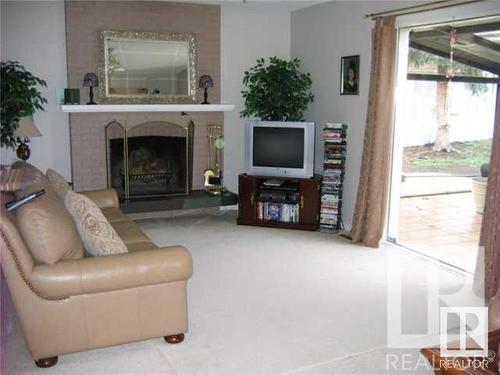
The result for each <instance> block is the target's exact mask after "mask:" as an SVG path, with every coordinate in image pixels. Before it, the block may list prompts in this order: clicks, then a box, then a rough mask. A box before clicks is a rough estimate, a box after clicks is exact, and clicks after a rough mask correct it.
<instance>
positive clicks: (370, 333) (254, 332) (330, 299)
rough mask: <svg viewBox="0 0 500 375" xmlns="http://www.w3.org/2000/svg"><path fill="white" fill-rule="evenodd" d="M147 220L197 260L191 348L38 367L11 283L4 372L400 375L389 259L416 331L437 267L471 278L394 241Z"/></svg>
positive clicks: (120, 349)
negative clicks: (391, 356)
mask: <svg viewBox="0 0 500 375" xmlns="http://www.w3.org/2000/svg"><path fill="white" fill-rule="evenodd" d="M140 224H141V226H142V228H143V229H144V230H145V231H146V232H147V233H148V235H149V236H150V237H151V238H152V240H153V241H155V242H156V243H157V244H159V245H173V244H183V245H185V246H186V247H188V248H189V250H190V251H191V253H192V255H193V261H194V275H193V278H192V279H191V280H190V282H189V290H188V298H189V321H190V332H189V333H188V334H187V335H186V340H185V341H184V343H182V344H180V345H177V346H172V345H167V344H165V343H164V342H163V340H162V339H155V340H149V341H146V342H140V343H134V344H128V345H122V346H116V347H113V348H106V349H100V350H93V351H90V352H84V353H75V354H71V355H64V356H61V357H60V358H59V364H58V365H57V366H56V367H54V368H52V369H49V370H42V371H41V370H38V369H36V368H35V367H34V365H33V362H32V361H31V359H30V358H29V355H28V353H27V350H26V347H25V345H24V342H23V339H22V336H21V333H20V331H19V328H18V325H17V322H16V319H15V314H14V313H13V312H12V309H11V307H10V304H9V301H8V298H6V297H7V295H6V293H5V290H6V288H5V285H3V286H2V291H3V293H2V296H3V298H2V302H3V303H2V318H3V319H2V333H3V336H2V354H3V360H2V367H3V368H2V370H3V371H2V374H29V373H33V374H34V373H36V374H40V373H42V372H43V373H44V374H73V375H77V374H139V373H142V374H182V375H183V374H186V375H187V374H217V375H223V374H252V375H253V374H384V373H391V374H394V373H398V372H397V371H390V372H388V371H387V370H386V358H387V357H386V354H387V350H386V349H385V346H386V311H387V309H386V285H387V282H386V274H387V258H388V256H389V255H392V256H397V257H400V258H401V262H402V267H404V270H405V276H404V277H405V280H404V285H405V298H404V301H405V303H406V304H407V305H406V307H405V308H404V309H403V312H404V313H405V314H406V317H405V319H404V320H403V322H404V325H405V329H408V330H409V331H416V330H418V329H419V328H421V327H422V326H423V325H424V324H425V321H426V319H425V309H426V306H425V301H426V283H425V275H426V274H427V271H428V270H429V269H437V270H439V272H440V275H441V283H442V286H443V287H453V286H455V285H459V284H460V283H462V282H463V281H464V280H465V276H462V275H460V274H456V273H454V272H451V271H449V270H448V269H445V268H441V266H439V265H437V264H434V263H430V262H428V261H426V260H424V259H421V258H418V257H416V256H414V255H412V254H409V253H407V252H405V251H404V250H400V249H399V248H396V247H393V246H390V245H387V246H384V247H383V248H382V249H379V250H373V249H368V248H363V247H360V246H355V245H352V244H350V243H349V242H347V241H346V240H344V239H341V238H338V237H336V236H333V235H329V234H325V233H319V232H302V231H288V230H276V229H263V228H254V227H243V226H237V225H236V224H235V213H234V212H225V213H223V214H220V215H203V216H184V217H177V218H173V219H152V220H144V221H141V222H140ZM405 352H406V353H408V354H409V355H412V356H413V357H414V358H418V353H417V350H408V351H405ZM402 373H408V372H402ZM412 373H422V374H426V373H429V374H430V373H431V372H429V371H425V369H422V371H416V372H412Z"/></svg>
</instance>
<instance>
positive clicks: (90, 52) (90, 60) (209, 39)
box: [66, 1, 223, 190]
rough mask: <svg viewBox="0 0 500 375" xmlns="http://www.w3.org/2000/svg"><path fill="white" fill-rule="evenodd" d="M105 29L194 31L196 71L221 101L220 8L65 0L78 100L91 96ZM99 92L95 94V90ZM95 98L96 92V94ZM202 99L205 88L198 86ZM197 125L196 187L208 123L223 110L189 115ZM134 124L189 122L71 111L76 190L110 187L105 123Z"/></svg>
mask: <svg viewBox="0 0 500 375" xmlns="http://www.w3.org/2000/svg"><path fill="white" fill-rule="evenodd" d="M101 30H127V31H132V30H134V31H168V32H182V33H195V34H196V37H197V42H198V49H197V61H196V67H197V73H198V76H200V75H202V74H210V75H211V76H212V78H213V80H214V84H215V87H214V88H213V89H210V92H209V101H210V102H211V103H219V102H220V7H219V6H215V5H198V4H185V3H184V4H180V3H171V2H146V1H143V2H130V1H66V43H67V64H68V87H71V88H79V89H80V92H81V93H80V100H81V103H82V104H84V103H86V102H87V99H88V89H87V88H83V87H82V82H83V76H84V75H85V73H87V72H94V73H96V74H97V73H98V71H97V61H98V56H99V53H100V51H99V50H98V47H99V33H100V31H101ZM96 91H97V90H95V94H97V92H96ZM96 96H97V95H96ZM198 99H199V102H201V101H202V100H203V92H202V90H201V89H199V90H198ZM188 116H189V118H191V119H192V120H193V121H194V123H195V131H194V134H195V135H194V156H193V159H194V160H193V189H202V188H203V177H202V173H203V171H204V170H205V169H206V168H207V167H208V140H207V124H208V123H211V122H220V123H222V122H223V115H222V113H200V112H198V113H189V114H188ZM113 120H115V121H118V122H119V123H121V124H122V125H123V126H127V127H132V126H135V125H137V124H141V123H144V122H148V121H153V122H156V121H159V122H161V121H166V122H170V123H175V124H180V125H186V124H187V121H188V119H187V118H186V117H183V116H181V115H180V114H178V113H153V112H152V113H73V114H71V115H70V128H71V132H70V136H71V156H72V175H73V183H74V186H75V189H76V190H88V189H100V188H105V187H106V186H107V177H106V176H107V175H106V139H105V127H106V125H107V124H109V123H110V122H111V121H113Z"/></svg>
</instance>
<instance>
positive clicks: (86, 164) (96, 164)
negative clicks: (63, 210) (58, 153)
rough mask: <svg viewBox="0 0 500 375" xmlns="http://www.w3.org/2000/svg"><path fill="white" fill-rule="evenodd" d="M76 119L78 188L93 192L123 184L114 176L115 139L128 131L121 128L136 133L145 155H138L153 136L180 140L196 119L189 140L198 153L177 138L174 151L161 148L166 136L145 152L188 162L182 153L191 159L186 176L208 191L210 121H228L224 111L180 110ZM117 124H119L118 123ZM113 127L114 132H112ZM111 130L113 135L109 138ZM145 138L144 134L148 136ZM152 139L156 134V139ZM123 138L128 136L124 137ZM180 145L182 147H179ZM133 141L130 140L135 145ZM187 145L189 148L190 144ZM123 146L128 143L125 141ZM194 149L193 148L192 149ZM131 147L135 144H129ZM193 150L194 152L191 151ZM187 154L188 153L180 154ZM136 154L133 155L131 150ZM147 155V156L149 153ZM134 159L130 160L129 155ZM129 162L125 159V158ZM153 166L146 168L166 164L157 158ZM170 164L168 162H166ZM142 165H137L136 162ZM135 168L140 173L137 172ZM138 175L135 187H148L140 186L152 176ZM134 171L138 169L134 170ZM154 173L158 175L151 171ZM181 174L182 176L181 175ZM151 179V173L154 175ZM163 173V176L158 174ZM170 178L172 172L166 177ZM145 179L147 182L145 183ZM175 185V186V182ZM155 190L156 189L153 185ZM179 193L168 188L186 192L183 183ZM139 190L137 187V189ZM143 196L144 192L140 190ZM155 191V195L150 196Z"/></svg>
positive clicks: (73, 120) (73, 148)
mask: <svg viewBox="0 0 500 375" xmlns="http://www.w3.org/2000/svg"><path fill="white" fill-rule="evenodd" d="M70 116H71V117H70V118H71V133H70V134H71V155H72V174H73V176H72V177H73V178H72V179H73V184H74V188H75V189H76V190H91V189H102V188H106V187H108V186H109V187H115V188H116V187H118V189H117V190H118V191H120V188H119V186H116V185H117V184H118V182H117V181H118V180H117V178H116V175H115V179H114V182H113V180H112V179H111V178H110V177H112V176H113V175H112V174H110V173H109V172H111V166H110V165H109V163H110V162H111V159H112V158H111V147H110V145H111V142H110V140H117V139H120V138H121V139H123V133H122V131H121V130H119V129H120V127H122V128H127V129H129V130H128V134H129V136H132V137H133V138H134V140H132V143H133V144H134V148H135V157H136V159H137V158H139V159H140V158H141V156H140V155H138V147H139V146H138V145H139V143H140V140H142V141H146V140H147V137H157V138H162V137H164V139H163V140H166V139H167V138H168V137H170V138H172V139H171V140H172V141H173V139H174V138H180V137H184V136H186V129H187V128H188V125H189V121H190V120H191V121H192V122H193V123H194V126H193V128H192V132H191V134H189V136H190V137H191V138H188V142H187V145H191V147H192V151H190V150H189V149H188V150H186V149H183V148H182V146H179V143H182V141H180V142H179V141H178V140H177V141H173V142H172V144H171V147H170V149H169V150H164V152H163V153H162V151H161V150H160V148H159V146H158V143H154V142H160V140H159V139H158V140H156V141H151V142H153V144H152V145H151V147H150V149H149V151H144V145H143V151H142V152H143V153H149V155H150V157H151V158H153V159H161V158H163V159H164V160H166V159H167V158H170V159H171V160H172V162H173V160H174V159H177V160H178V161H181V160H182V156H184V157H186V159H184V161H185V162H186V163H187V167H186V168H187V171H186V174H184V175H182V178H183V179H184V178H186V179H187V180H188V181H192V182H191V186H192V189H193V190H201V189H203V184H204V179H203V171H204V170H205V169H206V168H207V167H208V160H209V157H208V156H209V149H208V138H207V124H209V123H212V122H222V119H223V115H222V113H216V112H214V113H205V112H203V113H202V112H199V113H198V112H197V113H194V112H193V113H192V114H188V115H186V116H183V115H181V114H177V113H143V112H137V113H72V114H71V115H70ZM112 124H119V125H115V126H113V125H112ZM107 130H108V131H107ZM107 134H108V136H107ZM143 137H144V138H143ZM150 140H151V138H150ZM119 142H120V141H115V142H114V144H115V149H116V148H117V147H119V146H118V145H119ZM122 142H123V140H122ZM176 144H177V145H176ZM129 145H130V144H129ZM186 147H187V146H186ZM122 148H123V143H122ZM188 148H189V147H188ZM129 150H130V147H129ZM186 151H190V152H186ZM179 154H182V155H179ZM129 157H130V153H129ZM143 157H144V155H143ZM129 159H130V158H129ZM114 162H115V163H119V161H117V159H116V154H115V157H114ZM122 162H123V157H122ZM151 163H152V164H153V165H149V166H145V167H144V168H145V170H143V171H142V172H145V171H146V170H147V171H149V172H154V169H156V171H157V172H158V171H159V170H161V169H162V168H161V167H159V166H158V165H157V164H158V163H160V162H159V161H158V160H152V161H151ZM165 163H166V162H165ZM136 167H137V165H136ZM132 172H134V171H132ZM135 172H138V173H135V176H134V177H133V178H135V179H136V181H135V182H136V183H135V186H136V187H137V186H138V185H144V184H140V183H139V182H140V181H139V179H140V178H143V177H144V178H147V176H139V175H140V174H142V172H141V171H137V169H136V170H135ZM161 173H166V169H165V168H163V171H162V172H159V174H161ZM132 174H134V173H132ZM151 174H152V175H153V173H151ZM179 176H180V175H178V177H179ZM150 177H151V176H150ZM157 177H160V176H159V175H157ZM163 177H164V178H167V176H165V175H164V176H163ZM143 182H144V181H143ZM171 187H172V186H171ZM151 188H152V189H153V190H154V187H151ZM177 188H178V189H177V190H175V192H174V191H173V190H170V191H168V189H166V190H165V191H164V193H165V195H168V194H169V193H172V194H178V193H180V186H177ZM134 192H137V191H134ZM136 195H142V194H136ZM145 195H150V194H145ZM152 195H163V194H161V193H160V192H159V190H155V191H154V192H153V194H152Z"/></svg>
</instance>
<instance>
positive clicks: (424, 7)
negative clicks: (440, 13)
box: [365, 0, 484, 19]
mask: <svg viewBox="0 0 500 375" xmlns="http://www.w3.org/2000/svg"><path fill="white" fill-rule="evenodd" d="M481 1H484V0H439V1H432V2H429V3H425V4H420V5H413V6H409V7H405V8H398V9H393V10H387V11H384V12H378V13H371V14H367V15H365V18H371V19H376V18H378V17H382V16H403V15H407V14H415V13H422V12H429V11H431V10H437V9H444V8H451V7H455V6H460V5H466V4H471V3H478V2H481Z"/></svg>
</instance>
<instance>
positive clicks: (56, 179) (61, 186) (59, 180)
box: [45, 169, 71, 201]
mask: <svg viewBox="0 0 500 375" xmlns="http://www.w3.org/2000/svg"><path fill="white" fill-rule="evenodd" d="M45 176H46V177H47V178H48V179H49V181H50V183H51V184H52V187H53V188H54V190H55V191H56V193H57V195H58V196H59V198H61V200H63V201H64V197H65V196H66V193H67V192H68V190H71V187H70V186H69V184H68V182H67V181H66V180H65V179H64V177H63V176H61V175H60V174H59V173H57V172H56V171H55V170H53V169H47V172H45Z"/></svg>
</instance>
